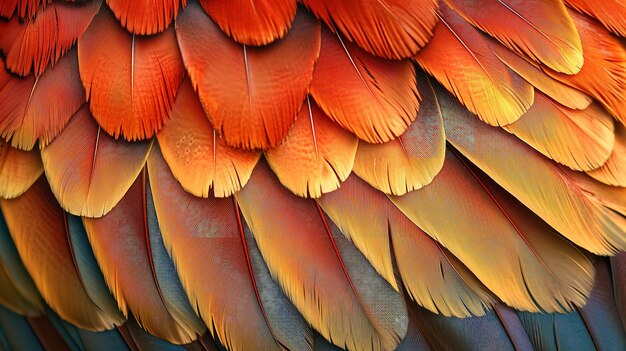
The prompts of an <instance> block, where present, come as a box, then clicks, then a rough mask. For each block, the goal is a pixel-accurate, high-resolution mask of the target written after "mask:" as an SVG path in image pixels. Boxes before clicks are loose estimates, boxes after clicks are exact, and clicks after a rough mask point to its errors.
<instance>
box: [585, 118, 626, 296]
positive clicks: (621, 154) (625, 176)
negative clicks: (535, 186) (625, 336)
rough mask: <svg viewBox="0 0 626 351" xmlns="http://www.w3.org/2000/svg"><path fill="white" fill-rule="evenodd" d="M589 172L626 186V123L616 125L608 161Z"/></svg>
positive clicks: (602, 179)
mask: <svg viewBox="0 0 626 351" xmlns="http://www.w3.org/2000/svg"><path fill="white" fill-rule="evenodd" d="M587 174H589V175H590V176H591V177H593V178H595V179H596V180H598V181H601V182H602V183H604V184H608V185H613V186H620V187H626V126H625V125H623V124H619V123H618V124H616V126H615V146H614V147H613V151H612V152H611V156H610V157H609V159H608V160H607V161H606V163H604V164H603V165H602V167H600V168H598V169H595V170H592V171H588V172H587ZM625 303H626V302H625Z"/></svg>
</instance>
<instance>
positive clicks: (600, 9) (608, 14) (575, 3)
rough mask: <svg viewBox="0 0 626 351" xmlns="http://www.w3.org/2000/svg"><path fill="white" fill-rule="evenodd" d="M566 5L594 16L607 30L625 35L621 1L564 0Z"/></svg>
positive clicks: (624, 7) (625, 8)
mask: <svg viewBox="0 0 626 351" xmlns="http://www.w3.org/2000/svg"><path fill="white" fill-rule="evenodd" d="M564 2H565V3H566V4H567V5H568V6H570V7H572V8H574V9H576V10H578V11H580V12H583V13H586V14H588V15H589V16H592V17H594V18H595V19H597V20H598V21H599V22H600V23H602V24H603V25H604V26H605V27H606V28H607V29H608V30H610V31H611V32H613V33H615V34H617V35H619V36H622V37H624V36H626V4H624V3H623V2H622V1H594V0H565V1H564Z"/></svg>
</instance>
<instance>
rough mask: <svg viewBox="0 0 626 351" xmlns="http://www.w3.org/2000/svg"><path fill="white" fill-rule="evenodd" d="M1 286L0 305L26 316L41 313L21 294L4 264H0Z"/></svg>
mask: <svg viewBox="0 0 626 351" xmlns="http://www.w3.org/2000/svg"><path fill="white" fill-rule="evenodd" d="M0 286H2V289H1V290H0V305H2V306H4V307H6V308H8V309H9V310H11V311H12V312H15V313H18V314H20V315H24V316H37V315H39V314H40V313H41V311H40V310H39V309H38V308H37V307H35V306H32V305H31V304H30V302H29V301H28V300H26V299H25V298H24V297H23V296H22V295H21V294H20V292H19V291H18V290H17V287H16V286H15V285H14V284H13V282H12V281H11V277H10V276H9V274H8V272H7V269H6V267H4V266H3V265H2V263H0Z"/></svg>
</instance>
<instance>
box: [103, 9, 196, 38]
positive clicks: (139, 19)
mask: <svg viewBox="0 0 626 351" xmlns="http://www.w3.org/2000/svg"><path fill="white" fill-rule="evenodd" d="M106 2H107V5H109V8H110V9H111V11H113V13H114V14H115V17H116V18H117V19H118V20H119V21H120V23H121V24H122V26H124V28H126V29H127V30H128V31H129V32H131V33H134V34H141V35H150V34H156V33H161V32H163V31H164V30H166V29H167V27H168V26H169V25H170V23H172V21H173V20H174V19H175V18H176V16H177V15H178V7H179V5H180V0H166V1H155V0H132V1H131V0H106ZM182 2H183V6H185V4H186V0H182Z"/></svg>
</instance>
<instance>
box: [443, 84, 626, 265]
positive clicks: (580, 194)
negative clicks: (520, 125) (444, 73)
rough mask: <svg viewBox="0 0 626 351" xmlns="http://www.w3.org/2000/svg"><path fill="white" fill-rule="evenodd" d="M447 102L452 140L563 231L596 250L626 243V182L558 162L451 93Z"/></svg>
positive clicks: (613, 248)
mask: <svg viewBox="0 0 626 351" xmlns="http://www.w3.org/2000/svg"><path fill="white" fill-rule="evenodd" d="M444 96H445V95H444ZM442 106H445V110H444V112H443V116H444V124H445V126H446V135H447V137H448V141H449V142H450V143H451V144H452V145H453V146H454V147H455V148H457V149H458V150H459V151H460V152H461V153H462V154H464V155H465V157H467V158H468V159H469V160H470V161H471V162H472V163H474V164H475V165H477V166H478V167H479V168H480V169H482V170H483V171H484V172H485V173H487V175H489V176H490V177H492V178H493V179H494V180H495V181H496V182H498V183H499V184H500V185H501V186H502V187H503V188H504V189H505V190H507V191H508V192H510V193H511V194H512V195H513V196H515V197H516V198H517V199H519V201H521V202H522V203H523V204H524V205H526V206H527V207H528V208H529V209H530V210H532V211H533V212H535V213H537V214H538V215H539V216H541V218H542V219H543V220H545V221H546V222H547V223H548V224H550V225H551V226H552V227H554V229H556V230H557V231H558V232H559V233H561V234H563V235H564V236H566V237H567V238H568V239H569V240H571V241H572V242H574V243H576V244H577V245H579V246H581V247H583V248H585V249H587V250H589V251H591V252H593V253H598V254H611V253H615V252H617V251H619V250H623V249H625V248H626V234H625V232H624V230H625V228H626V218H625V217H624V212H625V210H626V205H625V203H624V201H625V199H626V196H624V191H626V189H625V188H611V187H609V186H606V185H604V184H600V183H598V182H596V181H594V180H593V179H591V178H589V177H588V176H585V175H584V174H579V173H574V172H572V171H570V170H568V169H565V168H563V167H560V166H558V165H556V164H554V163H553V162H551V161H550V160H549V159H548V158H545V157H544V156H542V155H541V154H539V153H537V152H536V151H535V150H533V149H532V148H530V147H529V146H527V145H525V144H524V143H522V142H521V141H519V140H516V139H515V137H514V136H512V135H510V134H508V133H506V132H505V131H503V130H498V129H496V128H491V127H489V126H487V125H485V124H481V123H480V122H479V121H477V120H475V119H473V118H474V117H473V116H472V115H471V114H470V113H468V112H467V111H463V110H462V109H461V108H460V106H459V105H458V104H457V103H456V102H454V101H453V99H452V97H449V96H448V97H446V103H442ZM504 150H506V152H503V151H504ZM535 179H541V182H536V181H534V180H535Z"/></svg>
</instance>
